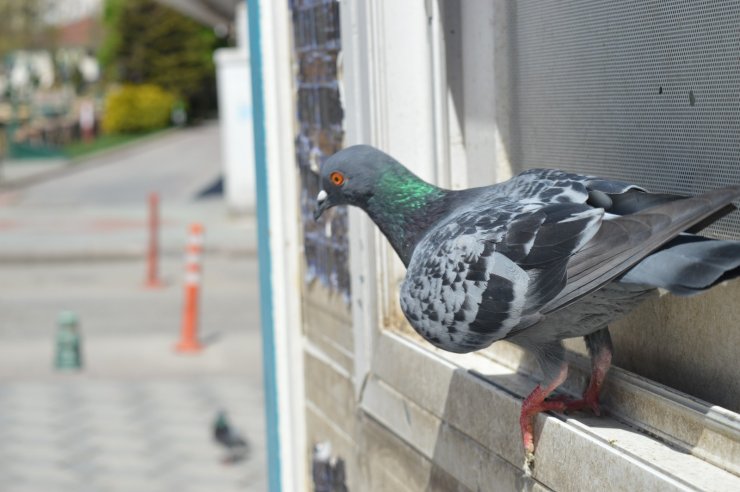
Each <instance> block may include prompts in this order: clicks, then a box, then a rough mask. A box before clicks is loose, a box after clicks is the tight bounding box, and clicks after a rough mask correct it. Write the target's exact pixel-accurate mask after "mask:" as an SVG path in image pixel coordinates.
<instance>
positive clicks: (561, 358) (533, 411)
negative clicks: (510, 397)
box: [512, 339, 568, 463]
mask: <svg viewBox="0 0 740 492" xmlns="http://www.w3.org/2000/svg"><path fill="white" fill-rule="evenodd" d="M512 341H514V342H515V343H518V344H519V345H521V346H523V347H525V348H528V349H529V350H530V351H532V352H533V353H534V354H535V356H536V357H537V362H538V363H539V365H540V368H541V369H542V373H543V375H544V378H543V382H542V384H541V385H540V384H538V385H537V387H536V388H535V389H534V390H533V391H532V392H531V393H530V394H529V396H527V397H526V398H525V399H524V402H523V403H522V411H521V413H520V414H519V426H520V427H521V430H522V441H523V443H524V451H525V454H526V461H527V463H531V462H532V461H533V460H534V433H533V432H534V419H535V417H536V416H537V414H538V413H540V412H547V411H549V410H554V411H557V412H562V411H564V410H565V408H566V406H565V403H564V402H562V401H547V400H545V399H546V398H547V397H548V396H550V394H551V393H552V392H553V391H555V389H556V388H557V387H558V386H560V385H561V384H563V382H564V381H565V378H566V377H567V376H568V364H567V363H566V362H565V350H564V348H563V345H562V344H561V343H560V342H559V341H556V342H548V343H544V344H540V343H533V342H532V341H531V340H526V339H519V340H514V339H512Z"/></svg>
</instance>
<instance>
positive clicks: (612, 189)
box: [315, 145, 740, 461]
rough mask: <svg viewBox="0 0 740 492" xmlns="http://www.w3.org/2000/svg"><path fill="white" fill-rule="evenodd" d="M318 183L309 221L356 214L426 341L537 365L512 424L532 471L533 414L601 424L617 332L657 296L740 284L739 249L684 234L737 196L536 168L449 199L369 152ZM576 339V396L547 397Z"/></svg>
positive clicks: (449, 194) (327, 169)
mask: <svg viewBox="0 0 740 492" xmlns="http://www.w3.org/2000/svg"><path fill="white" fill-rule="evenodd" d="M320 179H321V186H322V190H321V191H320V192H319V196H318V199H317V200H318V205H317V209H316V213H315V217H316V219H318V218H319V217H320V216H321V214H322V213H323V211H324V210H326V209H328V208H330V207H333V206H336V205H354V206H357V207H360V208H361V209H363V210H364V211H365V212H366V213H367V214H368V215H369V216H370V218H371V219H372V220H373V221H374V222H375V224H376V225H377V226H378V227H379V228H380V230H381V231H382V232H383V234H384V235H385V236H386V238H387V239H388V241H389V242H390V243H391V246H393V249H394V250H395V251H396V253H398V256H399V257H400V258H401V260H402V261H403V263H404V265H405V266H406V269H407V271H406V278H405V280H404V282H403V284H402V286H401V292H400V297H401V308H402V310H403V313H404V314H405V315H406V318H407V319H408V321H409V323H411V326H413V327H414V329H415V330H416V331H417V332H418V333H419V334H420V335H421V336H422V337H424V338H425V339H426V340H428V341H429V342H430V343H432V344H433V345H434V346H436V347H439V348H441V349H444V350H448V351H450V352H458V353H465V352H471V351H475V350H480V349H482V348H485V347H487V346H488V345H490V344H491V343H493V342H495V341H497V340H504V339H506V340H509V341H511V342H513V343H515V344H518V345H520V346H522V347H524V348H526V349H528V350H529V351H531V352H532V353H533V354H534V355H535V356H536V358H537V360H538V362H539V364H540V366H541V368H542V371H543V374H544V379H543V382H542V384H541V385H538V386H537V387H536V388H535V389H534V390H533V391H532V393H531V394H530V395H529V396H528V397H527V398H526V399H525V400H524V403H523V405H522V411H521V416H520V425H521V430H522V439H523V441H524V448H525V452H526V455H527V460H528V461H531V460H532V458H533V456H534V454H533V453H534V440H533V435H532V427H533V421H534V417H535V416H536V414H537V413H539V412H542V411H547V410H557V411H564V410H575V409H581V408H584V407H588V408H591V409H593V410H594V411H595V412H596V413H597V414H598V413H599V406H598V397H599V391H600V388H601V386H602V383H603V381H604V377H605V375H606V372H607V371H608V369H609V365H610V363H611V356H612V344H611V339H610V336H609V331H608V328H607V327H608V325H609V324H610V323H611V322H612V321H614V320H615V319H617V318H619V317H620V316H622V315H624V314H625V313H627V312H628V311H630V310H631V309H633V308H634V307H636V306H637V305H638V303H639V302H640V301H642V300H643V299H645V298H646V297H648V296H649V295H650V294H651V293H653V291H654V290H655V289H656V288H658V287H660V288H664V289H667V290H669V291H670V292H672V293H674V294H677V295H692V294H696V293H699V292H702V291H704V290H707V289H709V288H710V287H712V286H713V285H716V284H717V283H719V282H722V281H724V280H727V279H731V278H734V277H737V276H738V275H740V242H738V241H721V240H713V239H707V238H704V237H701V236H696V235H694V234H693V233H694V232H696V230H698V229H700V228H702V227H705V226H706V225H708V224H709V223H711V222H713V221H714V220H717V219H718V218H719V217H721V216H723V215H726V214H727V213H729V212H731V211H732V210H734V206H733V205H732V201H733V200H737V199H738V198H740V186H732V187H728V188H723V189H720V190H716V191H713V192H710V193H707V194H704V195H699V196H696V197H684V196H678V195H669V194H657V193H648V192H647V191H645V190H644V189H643V188H640V187H638V186H635V185H632V184H629V183H623V182H619V181H612V180H607V179H600V178H595V177H591V176H581V175H577V174H572V173H567V172H563V171H558V170H552V169H533V170H529V171H525V172H523V173H521V174H519V175H518V176H516V177H514V178H512V179H510V180H509V181H506V182H504V183H500V184H496V185H491V186H484V187H479V188H471V189H467V190H456V191H453V190H446V189H442V188H439V187H437V186H434V185H432V184H430V183H427V182H425V181H423V180H421V179H420V178H418V177H417V176H416V175H414V174H413V173H412V172H411V171H409V170H408V169H406V168H405V167H404V166H403V165H401V164H400V163H399V162H398V161H396V160H395V159H393V158H392V157H391V156H389V155H387V154H385V153H383V152H381V151H379V150H377V149H375V148H373V147H370V146H366V145H358V146H353V147H349V148H347V149H344V150H342V151H340V152H337V153H336V154H334V155H333V156H331V157H330V158H329V159H327V160H326V161H325V162H324V163H323V165H322V166H321V173H320ZM579 336H583V337H584V338H585V341H586V345H587V347H588V350H589V353H590V355H591V360H592V376H591V381H590V383H589V385H588V388H587V389H586V391H585V393H584V396H583V398H581V399H578V400H571V401H569V400H565V399H552V400H546V398H547V397H548V396H549V395H550V394H551V393H552V392H553V391H554V390H555V389H556V388H557V387H558V386H559V385H560V384H561V383H562V382H563V381H564V380H565V378H566V376H567V372H568V365H567V363H566V361H565V357H564V349H563V345H562V343H561V341H562V340H563V339H565V338H572V337H579Z"/></svg>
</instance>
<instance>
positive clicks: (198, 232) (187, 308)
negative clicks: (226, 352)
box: [175, 223, 203, 352]
mask: <svg viewBox="0 0 740 492" xmlns="http://www.w3.org/2000/svg"><path fill="white" fill-rule="evenodd" d="M202 253H203V226H202V225H201V224H197V223H196V224H191V226H190V237H189V238H188V245H187V253H186V256H185V304H184V307H183V316H182V333H181V334H180V342H179V343H178V344H177V345H176V346H175V350H177V351H178V352H199V351H200V350H201V349H203V345H202V344H201V343H200V341H199V340H198V300H199V297H200V296H199V294H200V260H201V255H202Z"/></svg>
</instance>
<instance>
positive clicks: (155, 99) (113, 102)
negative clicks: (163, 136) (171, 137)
mask: <svg viewBox="0 0 740 492" xmlns="http://www.w3.org/2000/svg"><path fill="white" fill-rule="evenodd" d="M176 101H177V98H176V97H175V95H174V94H173V93H171V92H167V91H165V90H163V89H162V88H161V87H159V86H156V85H153V84H141V85H124V86H121V87H120V88H118V89H115V90H113V91H111V92H110V93H108V96H107V97H106V99H105V112H104V114H103V131H105V132H106V133H136V132H146V131H151V130H157V129H159V128H164V127H166V126H167V125H169V122H170V115H171V113H172V108H173V106H174V105H175V102H176Z"/></svg>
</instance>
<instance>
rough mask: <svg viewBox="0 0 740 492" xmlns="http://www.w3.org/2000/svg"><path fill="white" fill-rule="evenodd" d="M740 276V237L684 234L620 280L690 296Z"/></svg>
mask: <svg viewBox="0 0 740 492" xmlns="http://www.w3.org/2000/svg"><path fill="white" fill-rule="evenodd" d="M738 276H740V241H721V240H716V239H709V238H705V237H701V236H694V235H691V234H684V235H681V236H679V237H677V238H676V239H674V240H672V241H671V242H670V243H668V244H667V245H666V246H665V247H664V248H661V249H660V250H658V251H656V252H655V253H653V254H651V255H650V256H648V257H647V258H645V259H644V260H642V261H641V262H640V263H638V264H637V265H636V266H635V267H634V268H632V270H630V271H629V272H627V274H625V275H624V276H623V277H622V278H621V279H620V280H619V281H620V282H622V283H629V284H640V285H647V286H651V287H660V288H663V289H667V290H668V291H670V292H671V293H673V294H676V295H681V296H691V295H694V294H699V293H701V292H703V291H705V290H707V289H709V288H711V287H712V286H714V285H716V284H718V283H720V282H723V281H725V280H729V279H732V278H736V277H738Z"/></svg>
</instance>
